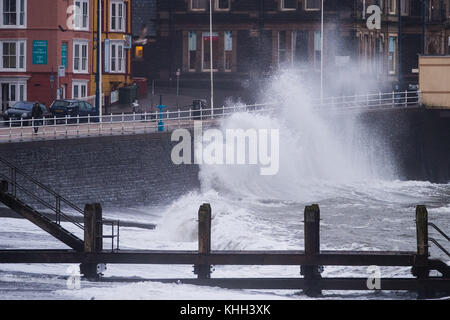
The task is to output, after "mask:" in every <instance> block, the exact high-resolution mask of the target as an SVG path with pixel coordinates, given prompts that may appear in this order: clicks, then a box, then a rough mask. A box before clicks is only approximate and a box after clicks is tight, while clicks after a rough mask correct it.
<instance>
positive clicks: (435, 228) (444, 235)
mask: <svg viewBox="0 0 450 320" xmlns="http://www.w3.org/2000/svg"><path fill="white" fill-rule="evenodd" d="M428 225H429V226H430V227H432V228H433V229H434V230H436V231H437V232H438V233H440V234H441V235H442V236H443V237H444V238H445V239H447V241H449V242H450V237H449V236H448V235H447V234H445V232H444V231H442V230H441V229H440V228H438V226H436V225H435V224H434V223H432V222H428ZM428 240H430V241H431V242H432V243H434V244H435V245H436V246H437V247H438V248H439V249H441V251H442V252H444V253H445V254H446V255H447V256H448V257H450V252H448V251H447V250H446V249H445V248H444V246H442V245H441V244H440V243H439V242H438V241H437V240H436V239H434V238H430V237H428Z"/></svg>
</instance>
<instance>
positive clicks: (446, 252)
mask: <svg viewBox="0 0 450 320" xmlns="http://www.w3.org/2000/svg"><path fill="white" fill-rule="evenodd" d="M428 240H430V241H431V242H433V243H434V244H435V245H436V246H437V247H438V248H439V249H441V251H442V252H444V253H445V254H446V255H447V256H448V257H449V258H450V252H448V251H447V250H446V249H445V248H444V247H443V246H442V245H441V244H440V243H439V242H438V241H437V240H436V239H434V238H428Z"/></svg>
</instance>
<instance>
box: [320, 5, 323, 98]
mask: <svg viewBox="0 0 450 320" xmlns="http://www.w3.org/2000/svg"><path fill="white" fill-rule="evenodd" d="M323 2H324V0H322V8H321V10H320V11H321V18H320V101H321V103H322V100H323V29H324V28H323Z"/></svg>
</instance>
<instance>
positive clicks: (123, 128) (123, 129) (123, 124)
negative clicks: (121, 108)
mask: <svg viewBox="0 0 450 320" xmlns="http://www.w3.org/2000/svg"><path fill="white" fill-rule="evenodd" d="M124 121H125V118H124V114H123V112H122V134H124V131H125V127H124V126H125V123H124Z"/></svg>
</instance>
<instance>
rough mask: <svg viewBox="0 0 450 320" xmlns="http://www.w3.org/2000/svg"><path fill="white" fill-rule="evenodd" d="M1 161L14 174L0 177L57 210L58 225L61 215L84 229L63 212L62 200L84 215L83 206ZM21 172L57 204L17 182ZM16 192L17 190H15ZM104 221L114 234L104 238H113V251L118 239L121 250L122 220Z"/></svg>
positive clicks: (0, 158)
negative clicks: (52, 197) (120, 233)
mask: <svg viewBox="0 0 450 320" xmlns="http://www.w3.org/2000/svg"><path fill="white" fill-rule="evenodd" d="M0 162H1V163H3V164H4V165H6V166H7V167H9V169H12V170H13V172H14V173H13V176H12V177H11V178H9V177H8V176H7V175H5V174H3V173H1V172H0V177H2V178H3V179H6V181H8V182H9V183H11V184H12V185H13V186H14V188H18V189H19V190H21V191H23V192H24V193H25V194H27V195H29V196H31V197H32V198H33V199H35V200H36V201H38V202H39V203H41V204H42V205H44V206H45V207H47V208H48V209H50V210H52V211H54V212H55V214H56V223H57V224H58V225H60V224H61V217H64V218H65V219H66V220H67V221H68V222H71V223H72V224H74V225H75V226H77V227H78V228H80V229H81V230H84V225H82V224H81V223H79V222H77V221H75V220H74V219H73V218H71V217H70V216H68V215H66V214H65V213H63V212H62V211H61V207H60V205H61V202H63V203H65V204H66V205H67V206H69V207H70V208H72V209H74V210H75V211H76V212H78V213H80V214H81V215H82V216H84V210H82V209H81V208H79V207H78V206H77V205H75V204H73V203H72V202H70V201H69V200H67V199H66V198H64V197H63V196H61V195H60V194H58V193H56V192H55V191H54V190H53V189H51V188H49V187H48V186H46V185H44V184H42V183H41V182H39V181H37V180H36V179H35V178H33V177H32V176H30V175H29V174H27V173H26V172H24V171H23V170H21V169H19V168H18V167H17V166H15V165H14V164H12V163H10V162H9V161H7V160H5V159H3V158H2V157H0ZM17 173H19V174H20V175H21V176H22V177H24V178H25V179H27V180H28V181H30V182H32V183H34V184H35V185H36V186H38V187H39V188H41V189H43V190H45V191H47V192H48V193H49V194H51V195H52V196H54V197H55V199H56V205H55V206H53V205H52V204H50V203H48V202H47V201H45V200H43V199H41V198H40V197H38V196H36V195H35V194H34V193H32V192H31V191H29V190H28V189H27V188H25V187H24V186H22V185H20V184H19V183H17V179H16V174H17ZM14 193H15V192H14ZM13 196H14V197H15V196H16V194H13ZM102 220H103V222H104V223H112V226H111V228H112V236H106V237H104V238H111V242H112V251H114V242H115V240H116V242H117V244H116V245H117V250H119V228H120V221H119V220H107V219H102ZM115 227H117V229H116V230H115Z"/></svg>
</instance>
